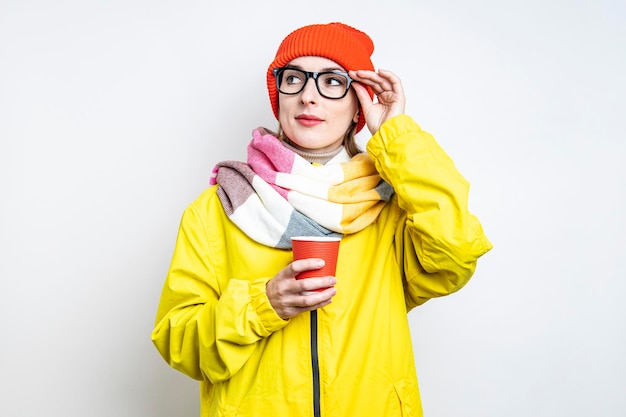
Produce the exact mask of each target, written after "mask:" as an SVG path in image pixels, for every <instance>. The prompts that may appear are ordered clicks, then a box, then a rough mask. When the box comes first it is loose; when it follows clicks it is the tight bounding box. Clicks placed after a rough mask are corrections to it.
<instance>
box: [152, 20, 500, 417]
mask: <svg viewBox="0 0 626 417" xmlns="http://www.w3.org/2000/svg"><path fill="white" fill-rule="evenodd" d="M373 49H374V45H373V43H372V41H371V39H370V38H369V37H368V36H367V35H366V34H365V33H363V32H361V31H359V30H357V29H354V28H352V27H350V26H347V25H344V24H341V23H331V24H324V25H310V26H305V27H302V28H300V29H298V30H296V31H294V32H292V33H291V34H289V35H288V36H287V37H286V38H285V40H284V41H283V42H282V43H281V45H280V47H279V48H278V52H277V54H276V57H275V59H274V61H273V62H272V63H271V64H270V66H269V68H268V71H267V83H268V92H269V97H270V103H271V105H272V108H273V110H274V114H275V115H276V117H277V119H278V122H279V128H278V132H277V133H273V132H271V131H269V130H267V129H264V128H259V129H256V130H255V131H254V132H253V137H252V141H251V142H250V145H249V146H248V161H247V163H243V162H236V161H226V162H222V163H220V164H218V166H217V167H216V169H215V170H214V172H215V181H214V182H215V185H213V186H211V187H210V188H208V189H207V190H206V191H205V192H204V193H203V194H202V195H200V197H199V198H198V199H197V200H196V201H195V202H193V203H192V204H191V205H190V206H189V207H188V208H187V210H186V211H185V213H184V215H183V218H182V221H181V225H180V230H179V235H178V239H177V242H176V248H175V251H174V255H173V259H172V263H171V267H170V270H169V273H168V275H167V279H166V282H165V285H164V288H163V293H162V297H161V301H160V305H159V310H158V313H157V318H156V325H155V329H154V332H153V334H152V340H153V342H154V344H155V346H156V347H157V349H158V350H159V352H160V353H161V355H162V356H163V358H164V359H165V360H166V361H167V362H168V363H169V364H170V365H171V366H172V367H173V368H175V369H178V370H179V371H181V372H183V373H185V374H186V375H189V376H190V377H192V378H195V379H197V380H199V381H201V414H202V416H271V417H276V416H289V417H296V416H303V417H304V416H315V417H319V416H324V417H326V416H342V417H344V416H359V417H361V416H377V417H383V416H398V417H400V416H404V417H406V416H421V415H422V407H421V402H420V397H419V392H418V385H417V377H416V372H415V366H414V359H413V351H412V346H411V336H410V333H409V322H408V318H407V312H408V311H409V310H410V309H412V308H413V307H416V306H418V305H420V304H423V303H424V302H426V301H427V300H429V299H431V298H434V297H440V296H444V295H447V294H450V293H453V292H455V291H457V290H459V289H460V288H462V287H463V286H464V285H465V284H466V283H467V281H468V280H469V279H470V277H471V276H472V274H473V273H474V270H475V268H476V262H477V259H478V258H479V257H480V256H481V255H483V254H484V253H486V252H487V251H488V250H489V249H490V248H491V244H490V242H489V241H488V240H487V238H486V237H485V235H484V234H483V231H482V228H481V225H480V222H479V221H478V219H477V218H476V217H474V216H473V215H472V214H470V212H469V211H468V205H467V198H468V183H467V181H466V180H465V179H464V178H463V177H462V176H461V175H460V174H459V173H458V172H457V170H456V168H455V166H454V164H453V162H452V161H451V160H450V158H449V157H448V156H447V155H446V154H445V153H444V151H443V150H442V149H441V148H440V147H439V145H438V144H437V143H436V142H435V140H434V139H433V137H432V136H431V135H430V134H428V133H426V132H425V131H423V130H421V129H420V127H419V126H418V125H417V124H416V123H415V122H414V121H413V119H411V117H409V116H407V115H405V114H404V105H405V96H404V92H403V90H402V85H401V82H400V80H399V79H398V77H397V76H396V75H394V74H393V73H392V72H389V71H383V70H378V71H376V70H375V69H374V66H373V64H372V62H371V60H370V56H371V54H372V52H373ZM365 125H367V127H368V129H369V131H370V132H371V134H372V137H371V139H370V140H369V141H368V143H367V149H366V152H361V151H359V150H358V148H357V146H356V142H355V139H354V135H355V133H356V132H358V131H359V130H360V129H362V128H363V127H364V126H365ZM294 235H317V236H324V235H333V236H341V238H342V240H341V244H340V250H339V259H338V262H337V272H336V276H335V277H332V276H328V277H321V278H308V279H305V280H296V279H295V276H296V274H298V273H299V272H301V271H305V270H312V269H319V268H320V267H321V266H322V263H321V262H323V261H321V260H319V259H304V260H299V261H293V260H292V259H293V258H292V251H291V242H290V238H291V236H294ZM315 290H319V291H315Z"/></svg>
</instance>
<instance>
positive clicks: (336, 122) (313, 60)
mask: <svg viewBox="0 0 626 417" xmlns="http://www.w3.org/2000/svg"><path fill="white" fill-rule="evenodd" d="M286 66H288V67H293V68H297V69H301V70H303V71H309V72H321V71H333V70H338V71H345V69H344V68H342V67H341V66H339V65H338V64H337V63H336V62H335V61H331V60H330V59H327V58H322V57H317V56H303V57H299V58H296V59H294V60H293V61H291V62H289V63H288V64H287V65H286ZM358 109H359V104H358V99H357V98H356V94H355V93H354V90H352V88H351V89H350V91H348V94H346V96H345V97H344V98H341V99H335V100H333V99H329V98H325V97H323V96H321V95H320V93H319V91H317V88H316V87H315V81H314V80H313V79H312V78H309V79H308V80H307V82H306V85H305V87H304V89H303V90H302V91H301V92H299V93H297V94H293V95H287V94H281V93H278V121H279V122H280V125H281V127H282V129H283V132H284V133H285V136H287V137H288V138H289V139H290V140H291V143H292V145H294V146H296V147H298V148H301V149H303V150H307V151H314V152H327V151H332V150H333V149H336V148H338V147H339V146H341V144H342V141H343V138H344V136H345V134H346V132H347V131H348V129H349V128H350V127H351V125H352V123H353V122H356V121H357V120H358Z"/></svg>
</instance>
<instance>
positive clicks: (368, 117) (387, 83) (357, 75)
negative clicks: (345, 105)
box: [349, 70, 406, 134]
mask: <svg viewBox="0 0 626 417" xmlns="http://www.w3.org/2000/svg"><path fill="white" fill-rule="evenodd" d="M349 74H350V77H352V78H353V79H354V81H356V82H357V83H355V84H353V85H354V89H355V91H356V94H357V97H358V99H359V101H360V103H361V106H362V108H363V111H364V113H365V121H366V123H367V127H368V129H369V131H370V133H372V134H375V133H376V132H377V131H378V129H379V128H380V126H381V125H382V124H383V123H385V122H386V121H387V120H389V119H391V118H393V117H395V116H397V115H399V114H402V113H404V106H405V102H406V99H405V96H404V90H403V88H402V83H401V81H400V78H398V77H397V76H396V75H395V74H394V73H392V72H391V71H386V70H378V71H376V72H375V71H368V70H357V71H350V73H349ZM364 86H369V87H370V88H371V89H372V90H373V91H374V93H375V94H376V97H377V102H376V103H375V102H373V101H372V99H371V98H370V97H369V95H368V94H367V91H366V89H365V87H364Z"/></svg>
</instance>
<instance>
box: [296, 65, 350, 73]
mask: <svg viewBox="0 0 626 417" xmlns="http://www.w3.org/2000/svg"><path fill="white" fill-rule="evenodd" d="M285 68H293V69H299V70H301V71H306V70H305V69H304V68H303V67H302V66H300V65H293V64H287V65H285ZM332 71H340V72H348V71H347V70H344V69H343V68H341V67H326V68H322V69H321V70H319V71H310V72H332Z"/></svg>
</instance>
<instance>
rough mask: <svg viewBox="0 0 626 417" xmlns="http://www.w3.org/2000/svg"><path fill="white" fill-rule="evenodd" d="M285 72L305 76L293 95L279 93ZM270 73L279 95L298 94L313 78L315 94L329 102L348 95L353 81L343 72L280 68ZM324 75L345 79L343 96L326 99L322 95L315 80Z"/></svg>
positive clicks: (325, 96)
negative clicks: (296, 72) (346, 81)
mask: <svg viewBox="0 0 626 417" xmlns="http://www.w3.org/2000/svg"><path fill="white" fill-rule="evenodd" d="M285 70H295V71H300V72H301V73H303V74H305V75H306V80H304V82H303V83H302V88H301V89H300V90H298V91H296V92H295V93H285V92H284V91H281V89H280V81H281V78H282V72H283V71H285ZM272 73H273V74H274V78H275V79H276V89H277V90H278V92H279V93H281V94H285V95H288V96H293V95H295V94H300V93H301V92H302V90H304V87H306V84H307V83H308V82H309V78H313V81H315V88H317V92H318V93H320V95H321V96H322V97H324V98H327V99H329V100H341V99H342V98H344V97H345V96H346V95H347V94H348V91H350V86H351V85H352V82H353V81H354V80H353V79H352V78H350V76H349V75H348V73H347V72H344V71H321V72H311V71H304V70H301V69H300V68H292V67H280V68H274V69H273V70H272ZM325 74H337V75H341V76H343V77H346V80H348V84H347V85H346V91H344V93H343V95H342V96H341V97H328V96H327V95H325V94H324V93H322V90H321V89H320V86H319V84H318V83H317V80H318V77H319V76H320V75H325Z"/></svg>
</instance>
